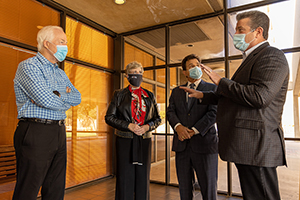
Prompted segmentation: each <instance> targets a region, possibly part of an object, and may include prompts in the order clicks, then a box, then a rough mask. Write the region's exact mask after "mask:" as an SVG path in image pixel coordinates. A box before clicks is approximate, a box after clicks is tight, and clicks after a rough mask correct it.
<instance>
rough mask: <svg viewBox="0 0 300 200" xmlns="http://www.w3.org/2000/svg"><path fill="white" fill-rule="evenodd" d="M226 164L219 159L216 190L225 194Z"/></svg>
mask: <svg viewBox="0 0 300 200" xmlns="http://www.w3.org/2000/svg"><path fill="white" fill-rule="evenodd" d="M227 180H228V179H227V162H225V161H223V160H221V158H220V157H219V160H218V190H219V191H223V192H226V191H227V189H228V187H227V183H228V182H227Z"/></svg>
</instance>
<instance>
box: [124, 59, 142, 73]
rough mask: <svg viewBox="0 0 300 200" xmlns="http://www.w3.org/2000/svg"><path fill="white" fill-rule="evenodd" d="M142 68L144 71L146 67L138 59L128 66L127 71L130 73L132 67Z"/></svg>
mask: <svg viewBox="0 0 300 200" xmlns="http://www.w3.org/2000/svg"><path fill="white" fill-rule="evenodd" d="M136 68H141V69H142V72H144V68H143V66H142V64H141V63H139V62H137V61H133V62H131V63H129V64H128V65H127V66H126V73H127V74H129V71H130V70H132V69H136Z"/></svg>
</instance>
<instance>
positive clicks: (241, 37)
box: [233, 30, 255, 51]
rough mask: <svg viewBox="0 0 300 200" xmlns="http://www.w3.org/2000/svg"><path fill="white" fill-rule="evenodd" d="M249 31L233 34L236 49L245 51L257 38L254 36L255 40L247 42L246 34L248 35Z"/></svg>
mask: <svg viewBox="0 0 300 200" xmlns="http://www.w3.org/2000/svg"><path fill="white" fill-rule="evenodd" d="M253 31H254V30H253ZM253 31H251V32H249V33H252V32H253ZM249 33H247V34H235V35H234V36H233V44H234V47H235V48H236V49H238V50H240V51H245V50H246V49H247V48H248V47H249V45H250V44H251V42H253V41H254V40H255V38H253V40H251V41H250V42H249V43H247V42H246V41H245V38H246V35H248V34H249Z"/></svg>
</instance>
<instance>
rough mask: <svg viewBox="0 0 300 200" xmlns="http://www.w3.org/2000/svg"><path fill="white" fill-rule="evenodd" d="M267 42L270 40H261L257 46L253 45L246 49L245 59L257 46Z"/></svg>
mask: <svg viewBox="0 0 300 200" xmlns="http://www.w3.org/2000/svg"><path fill="white" fill-rule="evenodd" d="M266 42H268V41H267V40H265V41H263V42H261V43H258V44H257V45H255V46H253V47H251V48H250V49H248V50H247V51H245V52H244V53H243V60H245V59H246V58H247V56H248V55H249V54H250V53H252V52H253V51H254V50H255V49H256V48H257V47H259V46H260V45H262V44H264V43H266Z"/></svg>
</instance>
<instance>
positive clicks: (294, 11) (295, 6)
mask: <svg viewBox="0 0 300 200" xmlns="http://www.w3.org/2000/svg"><path fill="white" fill-rule="evenodd" d="M249 10H259V11H262V12H264V13H266V14H267V15H268V16H269V18H270V28H269V38H268V42H269V43H270V45H271V46H274V47H277V48H279V49H285V48H292V47H299V46H300V39H299V34H300V25H299V23H298V21H297V19H299V16H300V2H299V1H296V0H289V1H282V2H279V3H275V4H271V5H267V6H262V7H258V8H253V9H249ZM249 10H246V11H249ZM242 12H244V11H242ZM278 13H280V14H278ZM237 14H238V13H234V14H230V15H229V24H230V26H231V27H233V30H235V26H236V15H237ZM282 16H284V20H283V18H282ZM282 30H285V31H282ZM233 35H234V32H230V36H229V42H230V46H229V51H230V55H237V54H241V52H240V51H238V50H236V49H235V48H234V46H233V44H232V36H233Z"/></svg>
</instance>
